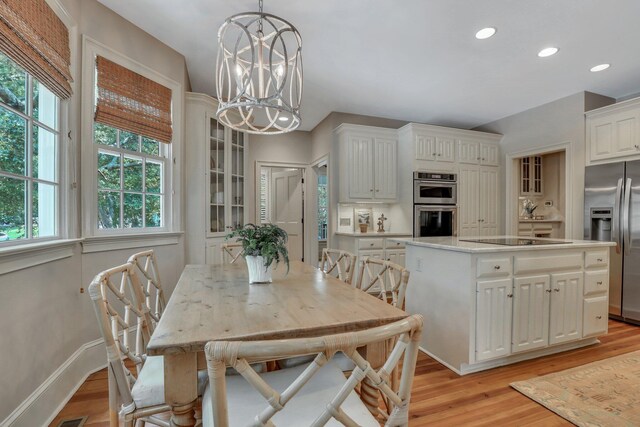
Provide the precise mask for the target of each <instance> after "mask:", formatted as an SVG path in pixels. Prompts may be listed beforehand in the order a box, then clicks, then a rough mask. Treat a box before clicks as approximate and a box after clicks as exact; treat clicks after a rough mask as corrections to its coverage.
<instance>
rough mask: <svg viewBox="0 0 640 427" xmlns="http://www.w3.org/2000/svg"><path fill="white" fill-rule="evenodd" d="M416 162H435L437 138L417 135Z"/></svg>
mask: <svg viewBox="0 0 640 427" xmlns="http://www.w3.org/2000/svg"><path fill="white" fill-rule="evenodd" d="M415 148H416V154H415V156H416V160H435V159H436V157H437V153H436V138H435V137H433V136H429V135H423V134H417V135H416V141H415Z"/></svg>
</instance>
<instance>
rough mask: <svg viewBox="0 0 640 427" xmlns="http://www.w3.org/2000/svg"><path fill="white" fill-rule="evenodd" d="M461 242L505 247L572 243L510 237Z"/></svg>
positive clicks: (464, 240) (463, 240)
mask: <svg viewBox="0 0 640 427" xmlns="http://www.w3.org/2000/svg"><path fill="white" fill-rule="evenodd" d="M458 240H459V241H461V242H473V243H486V244H488V245H503V246H540V245H561V244H563V243H572V242H570V241H567V240H551V239H544V240H543V239H529V238H527V237H510V238H495V239H458Z"/></svg>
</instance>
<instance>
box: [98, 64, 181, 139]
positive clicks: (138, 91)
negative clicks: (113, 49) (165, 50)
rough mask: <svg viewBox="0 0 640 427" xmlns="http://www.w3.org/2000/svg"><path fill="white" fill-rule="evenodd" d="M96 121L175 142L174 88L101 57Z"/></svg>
mask: <svg viewBox="0 0 640 427" xmlns="http://www.w3.org/2000/svg"><path fill="white" fill-rule="evenodd" d="M97 69H98V83H97V86H98V100H97V102H96V116H95V120H96V122H99V123H103V124H106V125H109V126H114V127H117V128H119V129H123V130H127V131H130V132H134V133H137V134H139V135H142V136H146V137H149V138H153V139H157V140H158V141H161V142H165V143H170V142H171V135H172V131H171V89H169V88H167V87H165V86H162V85H161V84H159V83H156V82H154V81H153V80H149V79H148V78H146V77H143V76H141V75H140V74H138V73H135V72H133V71H131V70H129V69H127V68H125V67H123V66H122V65H118V64H116V63H115V62H113V61H110V60H108V59H106V58H103V57H102V56H98V58H97Z"/></svg>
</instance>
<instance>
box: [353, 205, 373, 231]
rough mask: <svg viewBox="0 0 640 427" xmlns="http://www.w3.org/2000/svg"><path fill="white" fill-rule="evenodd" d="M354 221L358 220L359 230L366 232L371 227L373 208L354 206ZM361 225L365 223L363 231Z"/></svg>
mask: <svg viewBox="0 0 640 427" xmlns="http://www.w3.org/2000/svg"><path fill="white" fill-rule="evenodd" d="M354 213H355V217H356V221H357V222H358V226H359V227H360V231H361V232H362V233H366V232H367V231H368V230H369V229H372V228H373V221H372V220H371V218H373V210H372V209H370V208H356V209H354ZM362 225H366V228H365V230H364V231H362Z"/></svg>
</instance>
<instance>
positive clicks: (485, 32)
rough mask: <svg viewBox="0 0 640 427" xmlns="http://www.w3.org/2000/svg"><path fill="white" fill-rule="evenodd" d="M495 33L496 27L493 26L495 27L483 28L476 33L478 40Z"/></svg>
mask: <svg viewBox="0 0 640 427" xmlns="http://www.w3.org/2000/svg"><path fill="white" fill-rule="evenodd" d="M495 33H496V29H495V28H493V27H487V28H483V29H481V30H480V31H478V32H477V33H476V38H477V39H478V40H484V39H488V38H489V37H491V36H492V35H494V34H495Z"/></svg>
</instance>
